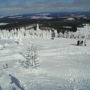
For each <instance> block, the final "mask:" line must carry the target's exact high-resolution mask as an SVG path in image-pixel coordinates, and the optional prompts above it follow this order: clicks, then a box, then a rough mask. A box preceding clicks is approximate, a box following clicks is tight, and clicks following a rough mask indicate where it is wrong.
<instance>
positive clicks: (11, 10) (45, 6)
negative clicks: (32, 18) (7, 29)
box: [0, 0, 90, 16]
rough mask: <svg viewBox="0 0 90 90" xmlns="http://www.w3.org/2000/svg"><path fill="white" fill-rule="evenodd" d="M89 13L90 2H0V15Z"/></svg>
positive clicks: (45, 0) (43, 0)
mask: <svg viewBox="0 0 90 90" xmlns="http://www.w3.org/2000/svg"><path fill="white" fill-rule="evenodd" d="M64 11H90V0H0V15H4V16H7V15H17V14H26V13H37V12H64Z"/></svg>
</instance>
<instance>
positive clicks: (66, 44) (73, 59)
mask: <svg viewBox="0 0 90 90" xmlns="http://www.w3.org/2000/svg"><path fill="white" fill-rule="evenodd" d="M76 41H77V40H76V39H68V38H67V39H66V38H55V39H54V40H51V39H49V38H48V39H40V38H31V37H26V38H24V39H23V40H22V43H21V44H17V43H16V42H14V41H13V40H5V39H3V40H0V90H90V70H89V69H90V40H87V46H76ZM30 45H34V46H36V48H37V51H38V58H37V59H38V61H39V64H40V66H38V67H37V68H33V67H29V68H25V67H24V66H23V65H22V63H21V62H22V61H25V60H26V59H25V58H24V57H23V55H22V54H21V53H22V52H23V53H24V52H25V49H26V48H27V47H30Z"/></svg>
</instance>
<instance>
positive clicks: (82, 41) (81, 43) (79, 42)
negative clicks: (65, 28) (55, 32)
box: [77, 40, 86, 46]
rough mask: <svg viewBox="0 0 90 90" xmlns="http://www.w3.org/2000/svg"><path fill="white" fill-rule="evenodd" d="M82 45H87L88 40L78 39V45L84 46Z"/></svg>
mask: <svg viewBox="0 0 90 90" xmlns="http://www.w3.org/2000/svg"><path fill="white" fill-rule="evenodd" d="M82 45H84V46H86V40H78V41H77V46H82Z"/></svg>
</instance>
